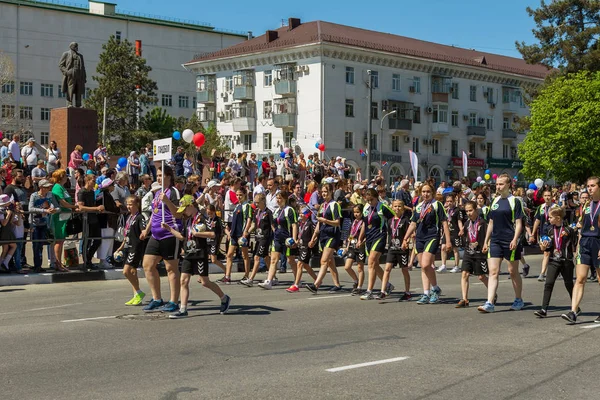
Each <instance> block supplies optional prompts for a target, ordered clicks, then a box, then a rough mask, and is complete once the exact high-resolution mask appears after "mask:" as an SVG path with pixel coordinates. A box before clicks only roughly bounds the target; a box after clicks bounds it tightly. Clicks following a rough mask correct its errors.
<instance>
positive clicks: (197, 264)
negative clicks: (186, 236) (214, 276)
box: [181, 257, 208, 276]
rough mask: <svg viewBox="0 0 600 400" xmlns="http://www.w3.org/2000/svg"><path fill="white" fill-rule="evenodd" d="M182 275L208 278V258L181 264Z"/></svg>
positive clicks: (186, 260) (185, 260)
mask: <svg viewBox="0 0 600 400" xmlns="http://www.w3.org/2000/svg"><path fill="white" fill-rule="evenodd" d="M181 273H182V274H190V275H200V276H208V257H206V258H194V259H191V260H188V259H184V260H183V263H181Z"/></svg>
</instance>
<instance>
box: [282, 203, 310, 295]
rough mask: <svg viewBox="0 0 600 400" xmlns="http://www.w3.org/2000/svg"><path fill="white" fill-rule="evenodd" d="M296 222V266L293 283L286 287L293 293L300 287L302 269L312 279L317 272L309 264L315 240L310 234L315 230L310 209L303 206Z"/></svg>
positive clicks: (287, 290)
mask: <svg viewBox="0 0 600 400" xmlns="http://www.w3.org/2000/svg"><path fill="white" fill-rule="evenodd" d="M299 218H300V219H299V223H298V268H297V269H296V276H295V278H294V284H293V285H292V286H290V287H289V288H287V289H286V292H289V293H295V292H297V291H298V290H299V288H300V281H301V280H302V269H305V270H306V272H308V274H309V275H310V276H311V278H313V279H315V280H316V279H317V274H316V273H315V271H313V269H312V267H311V266H310V259H311V257H312V254H313V248H314V246H315V244H316V242H313V241H312V236H313V234H314V231H315V225H314V224H313V222H312V218H311V210H310V208H309V207H307V206H305V207H303V208H302V210H301V212H300V214H299Z"/></svg>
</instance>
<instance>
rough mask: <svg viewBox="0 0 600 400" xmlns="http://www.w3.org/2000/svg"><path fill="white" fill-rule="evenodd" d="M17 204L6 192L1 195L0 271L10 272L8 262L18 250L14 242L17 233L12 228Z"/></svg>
mask: <svg viewBox="0 0 600 400" xmlns="http://www.w3.org/2000/svg"><path fill="white" fill-rule="evenodd" d="M14 209H15V205H14V202H13V200H12V199H11V198H10V197H9V196H8V195H6V194H3V195H0V240H2V243H4V244H3V245H2V255H1V256H0V272H10V269H9V267H8V263H9V262H10V259H11V258H12V256H13V254H14V253H15V251H16V250H17V244H16V243H15V242H14V240H15V234H14V233H13V230H12V226H11V225H12V220H13V218H14V215H15V213H14Z"/></svg>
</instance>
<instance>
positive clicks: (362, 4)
mask: <svg viewBox="0 0 600 400" xmlns="http://www.w3.org/2000/svg"><path fill="white" fill-rule="evenodd" d="M75 1H79V2H82V1H81V0H75ZM114 2H115V3H117V8H119V9H123V10H127V11H133V12H139V13H146V14H152V15H157V16H167V17H173V18H180V19H189V20H196V21H202V22H208V23H210V24H211V25H212V26H214V27H216V28H220V29H230V30H235V31H243V32H246V31H252V32H253V33H254V35H255V36H258V35H261V34H263V33H264V32H265V31H266V30H267V29H273V28H276V27H279V26H281V20H282V19H285V20H286V21H287V18H289V17H297V18H300V19H302V20H303V21H314V20H323V21H329V22H335V23H338V24H343V25H351V26H356V27H360V28H365V29H371V30H376V31H381V32H388V33H393V34H398V35H403V36H409V37H414V38H417V39H421V40H427V41H432V42H437V43H442V44H448V45H455V46H460V47H467V48H474V49H477V50H481V51H485V52H490V53H498V54H504V55H507V56H511V57H520V54H519V52H518V51H516V49H515V45H514V43H515V40H519V41H520V40H524V41H526V42H527V43H532V42H533V41H534V38H533V35H532V33H531V29H532V28H533V27H534V22H533V20H532V18H530V17H529V16H528V15H527V12H526V11H525V8H526V7H527V6H531V7H533V8H537V7H538V6H539V4H540V0H501V1H497V0H427V1H414V0H411V1H407V0H397V1H393V2H392V1H383V2H381V1H380V2H375V3H371V2H369V1H356V0H346V1H339V0H320V1H318V0H293V1H283V2H281V1H270V2H257V1H252V0H246V1H239V0H229V1H216V2H212V1H207V2H206V1H198V0H173V1H165V0H143V1H142V0H115V1H114Z"/></svg>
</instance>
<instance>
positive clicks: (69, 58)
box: [58, 42, 87, 107]
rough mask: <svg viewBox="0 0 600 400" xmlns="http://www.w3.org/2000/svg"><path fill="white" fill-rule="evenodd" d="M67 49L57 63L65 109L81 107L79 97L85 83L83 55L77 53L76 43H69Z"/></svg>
mask: <svg viewBox="0 0 600 400" xmlns="http://www.w3.org/2000/svg"><path fill="white" fill-rule="evenodd" d="M69 48H70V50H67V51H65V52H64V53H63V55H62V57H61V58H60V63H58V67H59V68H60V71H61V72H62V74H63V79H62V87H61V90H62V93H65V94H66V97H67V107H73V106H75V107H81V96H82V95H83V93H84V92H85V83H86V82H87V79H86V75H85V65H84V63H83V55H81V54H80V53H79V52H78V50H79V46H78V45H77V43H75V42H73V43H71V44H70V45H69ZM73 103H75V104H73Z"/></svg>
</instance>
